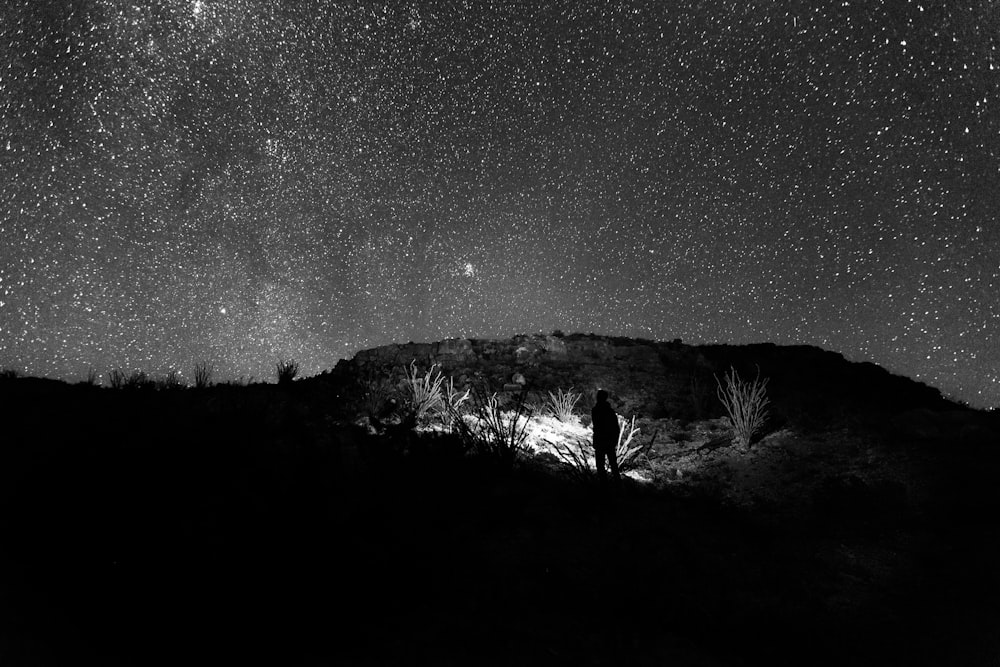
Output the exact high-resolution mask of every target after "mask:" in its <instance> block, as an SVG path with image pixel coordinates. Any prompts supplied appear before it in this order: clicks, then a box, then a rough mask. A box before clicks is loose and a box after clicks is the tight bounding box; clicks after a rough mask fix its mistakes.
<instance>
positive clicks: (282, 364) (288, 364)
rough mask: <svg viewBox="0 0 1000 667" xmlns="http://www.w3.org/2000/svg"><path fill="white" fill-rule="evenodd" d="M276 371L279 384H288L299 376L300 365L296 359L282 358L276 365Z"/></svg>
mask: <svg viewBox="0 0 1000 667" xmlns="http://www.w3.org/2000/svg"><path fill="white" fill-rule="evenodd" d="M274 373H275V375H276V376H277V378H278V384H279V385H288V384H291V383H292V381H293V380H295V378H296V377H297V376H298V374H299V365H298V363H296V361H295V360H294V359H282V360H280V361H278V363H276V364H275V365H274Z"/></svg>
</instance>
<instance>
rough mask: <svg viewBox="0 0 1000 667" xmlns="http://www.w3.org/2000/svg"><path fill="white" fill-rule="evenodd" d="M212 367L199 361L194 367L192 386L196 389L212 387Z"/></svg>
mask: <svg viewBox="0 0 1000 667" xmlns="http://www.w3.org/2000/svg"><path fill="white" fill-rule="evenodd" d="M212 373H213V368H212V365H211V364H209V363H208V362H207V361H199V362H198V363H196V364H195V365H194V386H195V388H196V389H204V388H206V387H210V386H211V385H212Z"/></svg>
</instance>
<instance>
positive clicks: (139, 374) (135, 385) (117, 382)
mask: <svg viewBox="0 0 1000 667" xmlns="http://www.w3.org/2000/svg"><path fill="white" fill-rule="evenodd" d="M108 384H109V385H111V388H112V389H133V390H134V389H150V388H152V387H154V386H155V384H156V383H154V382H153V381H152V380H150V379H149V378H148V377H147V376H146V373H145V371H132V372H131V373H126V372H125V371H123V370H121V369H120V368H115V369H112V370H111V371H110V372H109V373H108Z"/></svg>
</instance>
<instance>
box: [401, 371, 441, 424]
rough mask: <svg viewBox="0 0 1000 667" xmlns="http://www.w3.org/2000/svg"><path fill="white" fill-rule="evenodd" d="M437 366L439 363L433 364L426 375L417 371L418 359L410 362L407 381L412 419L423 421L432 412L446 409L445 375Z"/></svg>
mask: <svg viewBox="0 0 1000 667" xmlns="http://www.w3.org/2000/svg"><path fill="white" fill-rule="evenodd" d="M437 368H438V365H437V364H432V365H431V367H430V369H429V370H428V371H427V372H426V373H425V374H424V375H420V373H419V372H418V371H417V362H416V360H414V361H411V362H410V371H409V373H407V374H406V383H407V386H408V388H409V392H410V395H409V412H410V418H411V419H416V420H417V421H421V420H424V419H426V418H427V417H428V416H429V415H431V414H434V413H438V412H441V411H442V410H444V408H445V406H444V397H443V396H442V394H441V384H442V383H443V382H444V376H443V375H441V371H439V370H437Z"/></svg>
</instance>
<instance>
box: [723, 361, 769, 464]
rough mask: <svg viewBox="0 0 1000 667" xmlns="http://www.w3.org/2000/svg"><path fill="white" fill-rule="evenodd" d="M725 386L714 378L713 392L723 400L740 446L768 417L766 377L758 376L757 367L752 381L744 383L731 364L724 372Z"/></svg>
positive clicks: (746, 445) (744, 443) (750, 438)
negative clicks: (755, 375)
mask: <svg viewBox="0 0 1000 667" xmlns="http://www.w3.org/2000/svg"><path fill="white" fill-rule="evenodd" d="M725 378H726V386H725V388H723V387H722V383H721V382H719V378H718V377H716V378H715V382H716V385H717V386H716V393H717V395H718V397H719V400H720V401H722V405H723V407H725V408H726V413H727V414H728V415H729V422H730V424H731V425H732V427H733V429H734V430H735V431H736V438H737V441H738V443H739V445H740V446H741V447H743V448H747V447H749V446H750V441H751V440H752V439H753V437H754V436H755V435H756V434H758V433H759V432H760V431H761V430H762V429H763V428H764V422H765V421H766V420H767V416H768V410H767V406H768V405H769V403H770V401H769V400H768V398H767V381H768V379H767V378H764V379H763V380H761V379H760V368H758V369H757V377H756V378H755V379H754V380H753V382H744V381H743V380H741V379H740V376H739V375H738V374H737V373H736V370H735V369H734V368H732V367H730V369H729V373H727V374H726V376H725Z"/></svg>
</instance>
